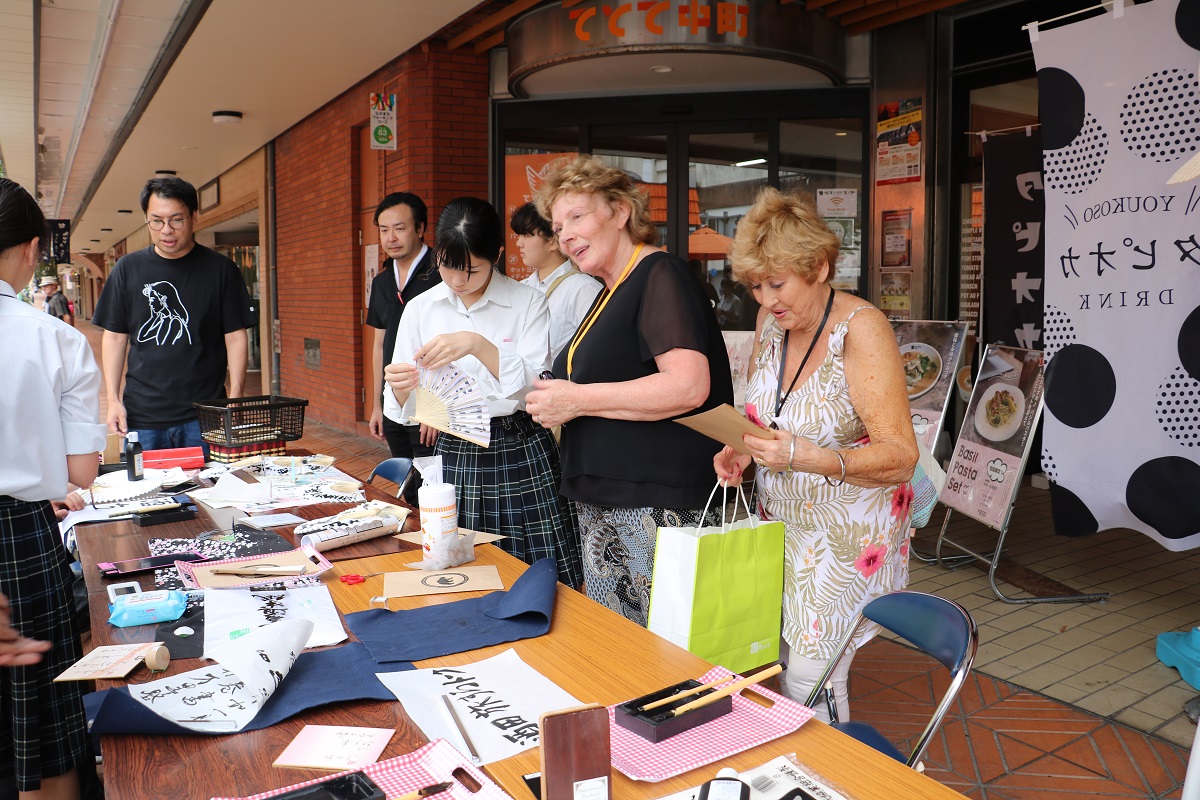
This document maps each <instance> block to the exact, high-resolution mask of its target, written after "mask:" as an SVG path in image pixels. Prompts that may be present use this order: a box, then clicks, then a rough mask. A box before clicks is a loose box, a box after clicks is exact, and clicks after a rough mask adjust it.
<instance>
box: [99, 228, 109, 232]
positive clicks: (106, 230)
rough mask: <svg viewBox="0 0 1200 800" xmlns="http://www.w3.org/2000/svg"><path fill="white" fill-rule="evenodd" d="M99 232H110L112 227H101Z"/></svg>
mask: <svg viewBox="0 0 1200 800" xmlns="http://www.w3.org/2000/svg"><path fill="white" fill-rule="evenodd" d="M100 232H101V233H112V228H101V229H100Z"/></svg>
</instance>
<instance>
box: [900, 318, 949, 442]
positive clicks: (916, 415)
mask: <svg viewBox="0 0 1200 800" xmlns="http://www.w3.org/2000/svg"><path fill="white" fill-rule="evenodd" d="M892 329H893V330H894V331H895V332H896V344H897V345H899V346H900V358H901V361H902V362H903V364H904V383H905V386H906V387H907V389H908V404H909V408H910V410H911V412H912V423H913V430H914V431H915V432H916V434H917V438H918V439H919V440H920V441H921V444H923V445H925V447H926V449H928V450H929V451H930V452H933V447H934V444H936V443H937V437H938V434H939V433H940V432H941V430H942V420H944V419H945V417H946V408H947V406H948V405H949V402H950V398H951V397H952V396H953V394H954V376H955V374H956V373H957V371H958V365H959V361H960V360H961V358H962V352H963V342H964V340H965V339H966V333H967V323H965V322H944V321H940V320H894V321H893V322H892Z"/></svg>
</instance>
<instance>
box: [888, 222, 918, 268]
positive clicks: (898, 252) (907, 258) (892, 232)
mask: <svg viewBox="0 0 1200 800" xmlns="http://www.w3.org/2000/svg"><path fill="white" fill-rule="evenodd" d="M881 230H882V232H883V266H884V267H907V266H908V265H909V263H910V262H911V259H912V209H911V208H906V209H902V210H899V211H884V212H883V225H882V226H881Z"/></svg>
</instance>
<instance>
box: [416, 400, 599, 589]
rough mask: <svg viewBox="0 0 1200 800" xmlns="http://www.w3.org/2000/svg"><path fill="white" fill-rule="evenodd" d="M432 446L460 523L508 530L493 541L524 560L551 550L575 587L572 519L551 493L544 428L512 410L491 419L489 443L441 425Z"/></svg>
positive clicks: (563, 578)
mask: <svg viewBox="0 0 1200 800" xmlns="http://www.w3.org/2000/svg"><path fill="white" fill-rule="evenodd" d="M434 452H435V453H436V454H437V455H440V456H441V457H442V479H443V480H444V481H446V482H447V483H452V484H454V492H455V495H456V499H457V501H458V524H459V525H460V526H461V527H463V528H469V529H471V530H476V531H485V532H487V533H494V534H497V535H499V536H505V537H508V538H505V539H501V540H499V541H498V542H496V545H497V546H499V547H500V549H502V550H504V551H505V552H507V553H510V554H511V555H513V556H514V557H516V558H519V559H521V560H522V561H524V562H525V563H527V564H532V563H533V562H534V561H537V560H538V559H542V558H553V559H554V560H555V561H556V562H557V564H558V580H559V581H560V582H562V583H564V584H566V585H567V586H570V587H571V588H573V589H576V588H579V586H580V585H581V584H582V582H583V567H582V564H581V562H580V557H579V547H580V538H579V524H578V522H577V521H576V519H575V514H574V511H573V509H572V508H571V505H570V503H569V502H568V501H567V500H566V499H565V498H564V497H563V496H562V495H560V494H559V493H558V485H559V482H560V480H561V478H562V467H561V466H560V464H559V460H558V445H557V444H555V442H554V437H552V436H551V435H550V432H549V431H548V430H546V429H545V428H543V427H541V426H540V425H535V424H534V422H533V419H532V418H531V417H530V416H529V415H528V414H526V413H525V412H523V411H518V412H517V413H515V414H512V415H510V416H507V417H499V418H497V419H493V420H492V441H491V446H490V447H480V446H479V445H477V444H472V443H471V442H468V441H467V440H465V439H460V438H458V437H457V436H451V435H449V434H445V433H443V434H441V435H439V436H438V439H437V445H436V446H435V447H434Z"/></svg>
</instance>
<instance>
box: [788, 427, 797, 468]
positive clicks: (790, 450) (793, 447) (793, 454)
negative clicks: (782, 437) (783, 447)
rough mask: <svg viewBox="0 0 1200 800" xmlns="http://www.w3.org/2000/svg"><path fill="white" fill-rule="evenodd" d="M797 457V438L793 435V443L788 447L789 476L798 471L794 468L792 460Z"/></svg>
mask: <svg viewBox="0 0 1200 800" xmlns="http://www.w3.org/2000/svg"><path fill="white" fill-rule="evenodd" d="M795 457H796V437H795V435H793V436H792V443H791V444H790V445H788V475H791V474H792V473H793V472H794V471H795V469H796V468H795V467H793V466H792V459H794V458H795Z"/></svg>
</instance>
